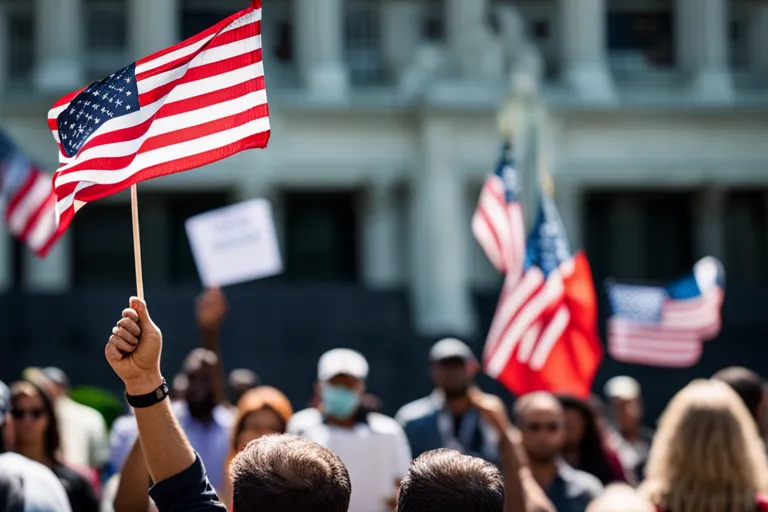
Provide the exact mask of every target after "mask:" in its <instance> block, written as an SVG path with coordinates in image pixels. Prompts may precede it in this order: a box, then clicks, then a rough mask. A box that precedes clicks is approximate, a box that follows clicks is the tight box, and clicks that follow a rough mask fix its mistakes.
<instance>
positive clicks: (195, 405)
mask: <svg viewBox="0 0 768 512" xmlns="http://www.w3.org/2000/svg"><path fill="white" fill-rule="evenodd" d="M217 363H218V359H217V357H216V354H215V353H214V352H212V351H210V350H207V349H204V348H196V349H195V350H193V351H192V352H190V353H189V355H188V356H187V358H186V359H185V360H184V369H183V373H184V375H186V376H187V391H186V393H185V400H186V402H187V406H188V407H189V413H190V414H191V415H192V417H193V418H196V419H205V418H208V417H210V415H211V412H213V408H214V407H216V396H215V394H214V392H213V379H214V375H215V369H216V364H217Z"/></svg>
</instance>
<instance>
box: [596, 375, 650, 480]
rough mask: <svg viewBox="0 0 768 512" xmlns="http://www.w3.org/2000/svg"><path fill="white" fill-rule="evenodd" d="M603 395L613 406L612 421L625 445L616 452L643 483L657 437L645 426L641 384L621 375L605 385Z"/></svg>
mask: <svg viewBox="0 0 768 512" xmlns="http://www.w3.org/2000/svg"><path fill="white" fill-rule="evenodd" d="M603 392H604V394H605V397H606V398H607V399H608V400H609V402H610V417H611V419H612V422H613V426H614V428H615V431H616V433H617V434H618V436H619V438H620V440H622V441H623V444H621V445H616V446H614V447H613V448H614V449H615V450H616V452H617V453H618V454H619V458H620V459H621V461H622V464H623V465H624V466H625V469H626V470H628V471H630V472H631V473H632V474H634V477H635V479H636V480H637V481H640V480H642V476H643V475H642V472H643V468H644V466H645V461H646V460H647V459H648V454H649V453H650V450H651V441H652V440H653V434H654V432H653V430H652V429H650V428H647V427H645V426H643V395H642V389H641V388H640V383H639V382H637V381H636V380H635V379H633V378H632V377H629V376H627V375H618V376H616V377H612V378H611V379H609V380H608V382H606V383H605V387H604V388H603ZM627 448H629V449H627Z"/></svg>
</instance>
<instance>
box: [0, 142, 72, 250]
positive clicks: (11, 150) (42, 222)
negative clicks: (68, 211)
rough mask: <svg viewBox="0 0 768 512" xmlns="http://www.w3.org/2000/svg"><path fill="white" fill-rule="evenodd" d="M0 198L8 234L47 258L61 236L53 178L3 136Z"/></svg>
mask: <svg viewBox="0 0 768 512" xmlns="http://www.w3.org/2000/svg"><path fill="white" fill-rule="evenodd" d="M0 197H2V200H3V203H5V222H6V223H7V225H8V230H9V231H10V232H11V234H12V235H13V236H15V237H16V238H18V239H19V240H21V241H22V242H24V243H26V244H27V245H28V246H29V248H30V249H32V251H34V252H35V254H37V255H38V256H40V257H41V258H44V257H45V256H46V255H47V254H48V251H49V250H50V249H51V247H52V246H53V244H54V243H56V240H58V239H59V235H60V233H59V232H58V231H57V229H56V212H55V209H54V206H55V203H56V198H55V196H54V194H53V185H52V184H51V175H50V174H48V173H46V172H44V171H42V170H40V168H39V167H37V166H36V165H35V164H34V163H33V162H32V161H30V160H29V158H27V156H26V155H25V154H24V153H23V152H22V151H21V150H20V149H19V148H18V147H17V146H16V145H15V144H14V143H13V142H12V141H11V139H10V138H8V136H6V135H5V134H4V133H2V132H0Z"/></svg>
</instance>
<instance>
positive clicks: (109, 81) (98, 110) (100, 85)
mask: <svg viewBox="0 0 768 512" xmlns="http://www.w3.org/2000/svg"><path fill="white" fill-rule="evenodd" d="M139 109H140V107H139V89H138V86H137V85H136V64H135V63H133V64H131V65H130V66H127V67H125V68H123V69H121V70H120V71H118V72H117V73H113V74H111V75H109V76H108V77H107V78H105V79H103V80H100V81H98V82H94V83H92V84H91V85H89V86H88V88H87V89H85V90H84V91H83V92H81V93H80V94H78V95H77V96H75V98H74V99H73V100H72V101H71V102H70V104H69V106H68V107H67V108H66V110H64V111H63V112H61V114H59V117H58V118H57V121H58V127H59V139H60V140H61V145H62V146H63V148H64V152H65V153H66V154H67V156H70V157H72V156H75V155H76V154H77V152H78V151H80V149H81V148H82V147H83V146H84V145H85V143H86V142H87V141H88V139H89V138H90V136H91V135H93V133H94V132H95V131H96V130H98V129H99V128H100V127H101V125H103V124H104V123H106V122H107V121H109V120H110V119H116V118H119V117H122V116H126V115H128V114H131V113H133V112H137V111H138V110H139Z"/></svg>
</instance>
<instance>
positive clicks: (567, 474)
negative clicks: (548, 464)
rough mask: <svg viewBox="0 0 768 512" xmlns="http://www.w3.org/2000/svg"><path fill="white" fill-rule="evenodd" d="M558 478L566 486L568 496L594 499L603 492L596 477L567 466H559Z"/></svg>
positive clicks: (601, 485)
mask: <svg viewBox="0 0 768 512" xmlns="http://www.w3.org/2000/svg"><path fill="white" fill-rule="evenodd" d="M560 476H561V477H562V478H563V479H564V480H565V481H566V483H567V484H568V488H569V494H572V495H585V496H589V497H590V498H596V497H598V496H599V495H600V494H602V492H603V484H602V483H601V482H600V480H599V479H598V478H597V477H596V476H594V475H590V474H589V473H587V472H585V471H581V470H579V469H575V468H572V467H571V466H569V465H567V464H562V465H561V466H560Z"/></svg>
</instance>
